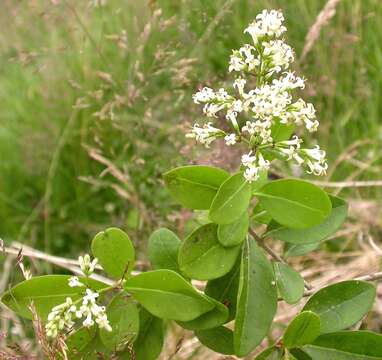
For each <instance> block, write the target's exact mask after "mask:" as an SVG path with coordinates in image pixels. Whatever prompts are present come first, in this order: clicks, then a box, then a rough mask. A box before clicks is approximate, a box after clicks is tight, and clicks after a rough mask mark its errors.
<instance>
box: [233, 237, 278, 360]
mask: <svg viewBox="0 0 382 360" xmlns="http://www.w3.org/2000/svg"><path fill="white" fill-rule="evenodd" d="M276 309H277V289H276V284H275V278H274V273H273V268H272V264H271V263H270V261H269V260H268V258H267V257H266V255H265V254H264V252H263V250H262V249H261V248H260V247H259V246H258V245H257V244H256V242H255V241H254V240H252V239H247V240H246V241H245V246H244V250H243V254H242V260H241V267H240V283H239V293H238V298H237V309H236V319H235V320H236V321H235V330H234V347H235V353H236V355H238V356H245V355H247V354H248V353H250V352H251V351H252V350H253V349H254V348H255V347H256V346H257V345H259V344H260V342H261V341H262V340H263V338H264V337H265V336H266V335H267V333H268V331H269V328H270V326H271V324H272V320H273V317H274V315H275V312H276Z"/></svg>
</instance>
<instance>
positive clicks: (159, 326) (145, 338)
mask: <svg viewBox="0 0 382 360" xmlns="http://www.w3.org/2000/svg"><path fill="white" fill-rule="evenodd" d="M139 329H140V330H139V335H138V338H137V340H136V341H135V343H134V352H135V359H136V360H156V359H158V357H159V355H160V353H161V351H162V347H163V342H164V330H163V321H162V320H161V319H159V318H157V317H155V316H153V315H151V314H150V313H149V312H148V311H146V310H145V309H143V308H142V309H141V310H140V311H139Z"/></svg>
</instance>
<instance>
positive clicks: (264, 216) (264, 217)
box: [252, 202, 272, 225]
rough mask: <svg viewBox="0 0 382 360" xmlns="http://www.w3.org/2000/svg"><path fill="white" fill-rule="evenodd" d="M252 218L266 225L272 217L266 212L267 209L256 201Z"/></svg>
mask: <svg viewBox="0 0 382 360" xmlns="http://www.w3.org/2000/svg"><path fill="white" fill-rule="evenodd" d="M252 220H253V221H255V222H257V223H259V224H266V225H268V224H269V223H270V222H271V220H272V217H271V216H270V215H269V214H268V212H267V210H265V209H264V208H263V206H262V205H261V203H260V202H258V203H257V204H256V206H255V207H254V208H253V216H252Z"/></svg>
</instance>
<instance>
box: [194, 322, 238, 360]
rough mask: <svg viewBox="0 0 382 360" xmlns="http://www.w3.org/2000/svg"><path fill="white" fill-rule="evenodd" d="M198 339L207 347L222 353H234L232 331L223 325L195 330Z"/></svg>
mask: <svg viewBox="0 0 382 360" xmlns="http://www.w3.org/2000/svg"><path fill="white" fill-rule="evenodd" d="M195 335H196V337H197V338H198V339H199V341H200V342H201V343H202V344H203V345H204V346H207V347H208V348H209V349H211V350H213V351H216V352H218V353H220V354H224V355H232V354H234V349H233V334H232V331H231V330H229V329H227V328H226V327H224V326H220V327H217V328H215V329H209V330H200V331H196V332H195Z"/></svg>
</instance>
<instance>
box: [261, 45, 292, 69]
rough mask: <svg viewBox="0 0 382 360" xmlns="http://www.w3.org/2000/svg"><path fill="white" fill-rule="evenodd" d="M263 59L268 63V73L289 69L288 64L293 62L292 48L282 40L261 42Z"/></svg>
mask: <svg viewBox="0 0 382 360" xmlns="http://www.w3.org/2000/svg"><path fill="white" fill-rule="evenodd" d="M262 45H263V46H264V57H265V59H266V60H267V61H269V63H270V64H269V65H268V72H269V73H270V74H273V73H274V72H277V73H278V72H280V71H281V70H283V69H284V70H285V69H287V68H288V67H289V64H290V63H291V62H293V61H294V54H293V50H292V48H291V47H290V46H289V45H287V44H286V43H285V42H284V41H282V40H272V41H269V42H263V43H262Z"/></svg>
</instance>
